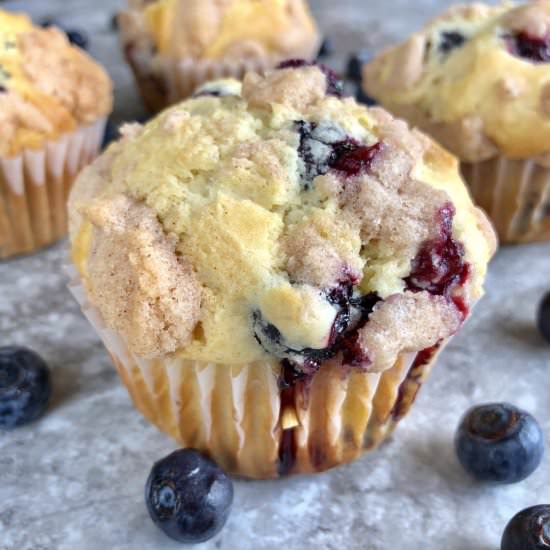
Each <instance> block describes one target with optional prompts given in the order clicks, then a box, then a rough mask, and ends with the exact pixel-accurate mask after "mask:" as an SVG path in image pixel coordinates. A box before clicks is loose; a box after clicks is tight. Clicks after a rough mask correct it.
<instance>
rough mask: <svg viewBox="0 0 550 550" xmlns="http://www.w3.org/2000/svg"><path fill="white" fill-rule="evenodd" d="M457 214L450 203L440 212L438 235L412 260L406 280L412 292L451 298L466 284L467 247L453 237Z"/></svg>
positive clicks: (467, 270)
mask: <svg viewBox="0 0 550 550" xmlns="http://www.w3.org/2000/svg"><path fill="white" fill-rule="evenodd" d="M454 215H455V208H454V206H453V205H452V204H451V203H447V204H445V205H444V206H443V207H442V208H441V209H440V210H439V211H438V212H437V220H438V224H439V235H438V237H437V238H435V239H432V240H429V241H427V242H425V243H424V245H423V246H422V248H421V249H420V251H419V253H418V254H417V255H416V257H415V258H414V260H413V261H412V269H411V274H410V275H409V276H408V277H407V278H406V279H405V281H406V283H407V287H408V288H409V290H412V291H421V290H427V291H428V292H430V293H431V294H436V295H449V294H450V293H451V291H452V290H453V288H454V287H455V286H456V285H463V284H464V283H465V282H466V279H467V278H468V276H469V273H470V268H469V265H468V264H467V263H466V262H465V261H464V246H463V245H462V244H461V243H459V242H457V241H455V240H454V239H453V236H452V232H453V218H454ZM466 313H467V312H466Z"/></svg>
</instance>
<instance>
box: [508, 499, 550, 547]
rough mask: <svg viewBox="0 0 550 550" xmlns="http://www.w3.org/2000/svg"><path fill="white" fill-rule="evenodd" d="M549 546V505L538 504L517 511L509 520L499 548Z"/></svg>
mask: <svg viewBox="0 0 550 550" xmlns="http://www.w3.org/2000/svg"><path fill="white" fill-rule="evenodd" d="M545 548H550V505H548V504H539V505H538V506H531V507H530V508H526V509H525V510H522V511H521V512H518V513H517V514H516V515H515V516H514V517H513V518H512V519H511V520H510V521H509V522H508V525H507V526H506V528H505V529H504V533H503V534H502V540H501V542H500V550H543V549H545Z"/></svg>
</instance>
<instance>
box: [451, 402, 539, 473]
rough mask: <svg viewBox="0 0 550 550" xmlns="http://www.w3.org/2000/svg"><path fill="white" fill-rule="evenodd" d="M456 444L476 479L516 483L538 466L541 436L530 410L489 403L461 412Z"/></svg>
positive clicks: (466, 468) (465, 464)
mask: <svg viewBox="0 0 550 550" xmlns="http://www.w3.org/2000/svg"><path fill="white" fill-rule="evenodd" d="M455 448H456V453H457V455H458V459H459V461H460V463H461V464H462V466H463V467H464V469H465V470H466V471H467V472H468V473H469V474H471V475H472V476H473V477H475V478H476V479H478V480H480V481H492V482H497V483H516V482H518V481H522V480H523V479H525V478H526V477H528V476H530V475H531V474H532V473H533V472H534V471H535V470H536V469H537V467H538V465H539V464H540V461H541V459H542V455H543V451H544V440H543V435H542V430H541V428H540V426H539V424H538V422H537V421H536V420H535V418H534V417H533V416H531V415H530V414H529V413H527V412H525V411H522V410H521V409H518V408H517V407H514V406H513V405H510V404H508V403H489V404H487V405H480V406H477V407H473V408H472V409H470V410H469V411H468V412H467V413H466V414H465V415H464V417H463V418H462V421H461V422H460V426H459V428H458V430H457V433H456V436H455Z"/></svg>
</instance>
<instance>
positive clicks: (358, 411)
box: [68, 267, 442, 479]
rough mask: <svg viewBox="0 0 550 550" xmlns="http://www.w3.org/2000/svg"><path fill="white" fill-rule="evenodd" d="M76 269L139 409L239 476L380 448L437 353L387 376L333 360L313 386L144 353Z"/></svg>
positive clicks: (285, 470)
mask: <svg viewBox="0 0 550 550" xmlns="http://www.w3.org/2000/svg"><path fill="white" fill-rule="evenodd" d="M68 271H69V276H70V279H71V282H70V284H69V288H70V290H71V292H72V293H73V295H74V296H75V298H76V300H77V301H78V302H79V304H80V306H81V308H82V311H83V312H84V314H85V315H86V317H87V318H88V320H89V321H90V323H91V325H92V327H93V328H94V329H95V331H96V332H97V334H98V335H99V336H100V338H101V339H102V341H103V343H104V345H105V347H106V348H107V350H108V352H109V353H110V355H111V357H112V359H113V361H114V364H115V365H116V368H117V370H118V372H119V374H120V377H121V379H122V381H123V382H124V384H125V385H126V387H127V389H128V391H129V393H130V396H131V398H132V400H133V403H134V405H135V407H136V408H137V409H138V410H139V411H140V412H141V413H142V414H143V415H144V416H145V417H146V418H147V419H148V420H149V421H151V422H152V423H153V424H155V425H156V426H157V427H158V428H160V429H161V430H162V431H164V432H166V433H167V434H169V435H171V436H172V437H174V438H175V439H176V440H177V441H178V442H179V443H180V444H181V445H182V446H183V447H193V448H196V449H199V450H200V451H202V452H204V453H206V454H208V455H209V456H211V457H212V458H213V459H214V460H216V462H218V463H219V464H220V465H221V466H222V467H223V468H224V469H226V470H227V471H228V472H230V473H232V474H235V475H240V476H244V477H249V478H257V479H265V478H273V477H277V476H280V475H287V474H298V473H312V472H320V471H323V470H326V469H328V468H332V467H334V466H337V465H338V464H342V463H345V462H349V461H351V460H354V459H355V458H357V457H359V456H360V455H361V454H362V453H363V452H364V451H365V450H368V449H372V448H374V447H376V446H377V445H378V444H379V443H380V442H381V441H383V440H384V439H385V438H386V437H387V436H388V435H389V434H390V433H391V432H392V431H393V429H394V428H395V426H396V424H397V423H398V422H399V421H400V420H401V419H402V418H403V417H404V416H405V415H406V414H407V413H408V411H409V409H410V407H411V405H412V403H413V402H414V399H415V397H416V394H417V392H418V390H419V388H420V386H421V385H422V383H423V382H424V380H425V379H426V377H427V376H428V374H429V372H430V370H431V368H432V366H433V364H434V361H435V358H436V355H437V350H434V352H433V353H419V354H403V355H402V356H401V357H399V359H398V360H397V362H396V363H395V365H394V366H393V367H392V368H391V369H389V370H387V371H386V372H384V373H365V372H360V371H358V370H356V369H351V368H346V367H342V365H341V364H339V362H338V361H329V362H327V363H326V364H324V365H323V367H321V369H320V370H319V371H318V372H317V373H316V374H315V375H314V376H313V378H312V379H311V381H310V382H309V383H303V382H299V383H297V384H296V386H294V388H295V389H294V390H283V391H281V390H280V389H279V385H278V377H279V374H280V366H279V363H278V362H271V361H265V362H255V363H249V364H242V365H225V364H213V363H205V362H200V361H189V360H186V359H183V358H180V357H178V356H177V354H171V355H166V356H164V357H161V358H157V359H143V358H140V357H136V356H135V355H133V354H132V353H130V351H129V350H128V349H127V347H126V345H125V344H124V342H123V340H122V339H121V338H120V336H119V335H118V334H116V333H115V332H113V331H112V330H110V329H108V328H107V327H106V326H105V325H104V323H103V321H102V319H101V316H100V314H99V312H98V311H97V309H96V308H94V307H93V306H92V305H91V304H90V303H89V302H88V300H87V297H86V292H85V290H84V288H83V286H82V284H81V281H80V279H79V276H78V274H77V272H76V270H75V269H74V268H73V267H71V268H69V270H68ZM441 347H442V346H440V348H439V349H441ZM419 358H421V360H419Z"/></svg>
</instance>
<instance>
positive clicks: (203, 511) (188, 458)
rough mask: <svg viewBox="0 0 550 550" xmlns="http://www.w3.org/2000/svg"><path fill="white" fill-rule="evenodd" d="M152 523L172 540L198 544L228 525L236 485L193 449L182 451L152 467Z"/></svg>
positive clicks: (148, 495) (147, 491)
mask: <svg viewBox="0 0 550 550" xmlns="http://www.w3.org/2000/svg"><path fill="white" fill-rule="evenodd" d="M145 502H146V504H147V510H148V511H149V515H150V516H151V519H152V520H153V521H154V522H155V524H156V525H157V526H158V527H159V528H160V529H162V531H164V533H166V534H167V535H168V536H169V537H171V538H173V539H174V540H177V541H179V542H183V543H187V544H196V543H199V542H204V541H206V540H209V539H211V538H212V537H213V536H215V535H216V534H217V533H219V531H220V530H221V529H222V528H223V526H224V525H225V522H226V521H227V518H228V516H229V512H230V510H231V504H232V503H233V484H232V482H231V480H230V479H229V478H228V477H227V476H226V474H225V473H224V472H223V471H222V470H221V468H220V467H219V466H218V465H217V464H216V463H215V462H213V461H212V460H210V459H208V458H206V457H205V456H203V455H202V454H200V453H199V452H198V451H196V450H194V449H180V450H179V451H175V452H173V453H172V454H170V455H168V456H167V457H165V458H163V459H162V460H159V461H158V462H157V463H155V465H154V466H153V468H152V470H151V473H150V474H149V478H148V479H147V484H146V486H145Z"/></svg>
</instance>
